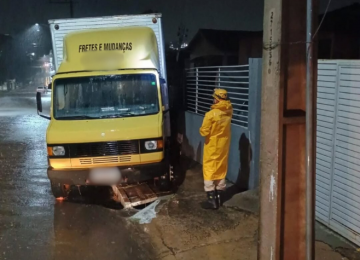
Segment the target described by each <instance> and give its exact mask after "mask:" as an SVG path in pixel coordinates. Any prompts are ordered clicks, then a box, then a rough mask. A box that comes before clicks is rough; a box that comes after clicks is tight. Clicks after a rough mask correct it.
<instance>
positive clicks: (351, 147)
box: [316, 61, 360, 245]
mask: <svg viewBox="0 0 360 260" xmlns="http://www.w3.org/2000/svg"><path fill="white" fill-rule="evenodd" d="M317 106H318V108H317V116H318V119H317V162H316V217H317V219H318V220H319V221H320V222H322V223H323V224H325V225H327V226H329V227H330V228H332V229H333V230H335V231H337V232H338V233H340V234H342V235H343V236H344V237H346V238H348V239H349V240H351V241H353V242H354V243H356V244H358V245H360V61H319V70H318V100H317Z"/></svg>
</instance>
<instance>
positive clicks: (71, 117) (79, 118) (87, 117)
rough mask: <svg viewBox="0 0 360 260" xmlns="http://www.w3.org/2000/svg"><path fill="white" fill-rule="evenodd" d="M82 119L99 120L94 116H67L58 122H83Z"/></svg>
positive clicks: (60, 118)
mask: <svg viewBox="0 0 360 260" xmlns="http://www.w3.org/2000/svg"><path fill="white" fill-rule="evenodd" d="M81 119H97V117H93V116H84V115H82V116H65V117H59V118H57V120H81Z"/></svg>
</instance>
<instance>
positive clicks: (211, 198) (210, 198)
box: [201, 191, 219, 209]
mask: <svg viewBox="0 0 360 260" xmlns="http://www.w3.org/2000/svg"><path fill="white" fill-rule="evenodd" d="M206 194H207V200H206V201H203V202H201V207H202V208H203V209H218V208H219V205H218V200H217V197H216V192H215V191H208V192H206Z"/></svg>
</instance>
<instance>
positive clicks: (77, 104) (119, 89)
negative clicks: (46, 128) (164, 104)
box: [54, 74, 159, 120]
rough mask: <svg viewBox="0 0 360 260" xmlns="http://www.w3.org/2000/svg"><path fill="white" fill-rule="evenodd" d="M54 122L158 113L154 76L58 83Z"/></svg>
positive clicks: (125, 76) (79, 79) (88, 78)
mask: <svg viewBox="0 0 360 260" xmlns="http://www.w3.org/2000/svg"><path fill="white" fill-rule="evenodd" d="M54 86H55V88H54V89H55V92H54V118H55V119H57V120H82V119H99V118H118V117H132V116H145V115H151V114H157V113H158V112H159V99H158V89H157V84H156V77H155V75H154V74H128V75H112V76H95V77H79V78H66V79H57V80H56V81H55V83H54Z"/></svg>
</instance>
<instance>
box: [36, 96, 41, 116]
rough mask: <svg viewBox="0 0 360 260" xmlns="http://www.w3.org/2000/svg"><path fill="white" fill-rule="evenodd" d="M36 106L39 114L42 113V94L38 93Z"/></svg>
mask: <svg viewBox="0 0 360 260" xmlns="http://www.w3.org/2000/svg"><path fill="white" fill-rule="evenodd" d="M36 106H37V111H38V114H39V113H41V112H42V102H41V93H40V92H37V93H36Z"/></svg>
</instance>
